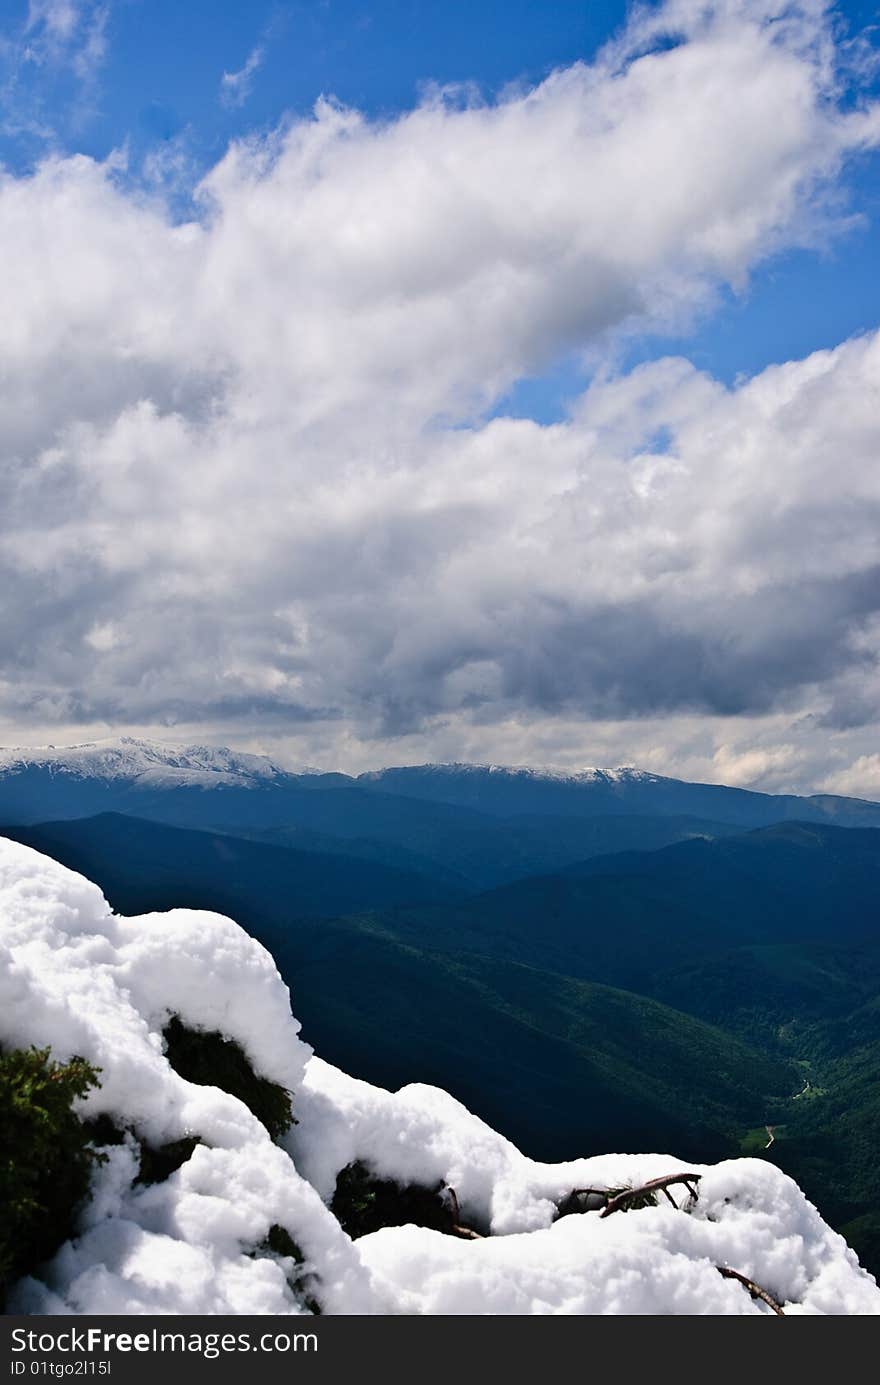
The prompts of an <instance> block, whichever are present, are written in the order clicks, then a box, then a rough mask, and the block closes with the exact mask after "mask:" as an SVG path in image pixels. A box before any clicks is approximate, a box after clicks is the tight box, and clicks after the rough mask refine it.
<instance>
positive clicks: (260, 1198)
mask: <svg viewBox="0 0 880 1385" xmlns="http://www.w3.org/2000/svg"><path fill="white" fill-rule="evenodd" d="M172 1015H177V1016H179V1017H180V1018H181V1020H182V1021H183V1023H184V1024H186V1025H188V1026H190V1027H191V1028H193V1029H204V1030H209V1031H219V1032H220V1033H222V1034H223V1035H224V1036H226V1037H227V1038H229V1039H233V1040H235V1041H236V1042H237V1043H238V1044H239V1045H240V1046H241V1048H242V1049H243V1050H244V1052H245V1054H246V1055H247V1057H248V1059H249V1061H250V1063H251V1064H252V1066H253V1068H254V1070H255V1072H256V1073H258V1074H259V1075H261V1076H264V1077H266V1078H269V1079H271V1080H272V1081H274V1082H277V1083H278V1084H280V1085H282V1086H283V1087H285V1088H287V1089H288V1090H290V1091H291V1092H292V1093H293V1101H294V1113H295V1116H296V1120H297V1124H296V1125H295V1126H293V1127H292V1128H291V1130H290V1132H289V1133H288V1135H287V1136H285V1137H284V1139H283V1141H282V1142H281V1143H273V1141H272V1140H271V1139H270V1137H269V1135H268V1133H267V1131H266V1130H265V1128H264V1127H263V1126H262V1125H261V1124H260V1122H259V1121H258V1120H257V1119H256V1117H255V1116H254V1115H252V1114H251V1112H250V1110H248V1108H247V1107H246V1106H245V1105H244V1104H243V1103H242V1102H241V1101H239V1100H238V1099H237V1098H236V1097H233V1096H231V1095H229V1094H227V1093H226V1092H224V1091H221V1090H220V1089H219V1088H217V1087H208V1086H198V1085H195V1084H193V1083H191V1082H188V1081H186V1080H184V1078H182V1077H181V1076H179V1075H178V1073H176V1072H175V1071H174V1069H173V1068H172V1067H171V1065H170V1063H169V1061H168V1059H167V1057H166V1056H165V1053H164V1048H163V1039H162V1030H163V1028H164V1027H165V1025H166V1024H167V1023H168V1021H169V1019H170V1018H171V1016H172ZM0 1043H2V1044H4V1045H5V1046H7V1047H9V1046H19V1047H20V1046H27V1045H30V1044H35V1045H38V1046H43V1047H45V1046H46V1045H51V1048H52V1054H53V1057H55V1058H58V1059H61V1060H63V1059H66V1058H69V1057H71V1056H73V1055H74V1054H79V1055H82V1056H83V1057H85V1058H87V1059H89V1060H90V1061H91V1062H93V1063H94V1064H96V1065H97V1066H99V1067H100V1068H101V1086H100V1087H99V1088H96V1089H94V1090H93V1091H91V1092H90V1093H89V1095H88V1096H87V1097H85V1098H84V1099H83V1100H82V1102H81V1103H80V1114H81V1115H83V1116H84V1117H85V1116H89V1117H95V1116H98V1115H99V1114H101V1113H104V1114H106V1115H107V1116H109V1117H111V1118H112V1120H113V1121H114V1123H115V1124H116V1125H117V1126H118V1127H120V1128H123V1129H125V1130H126V1131H127V1132H128V1133H126V1135H125V1138H124V1139H123V1141H122V1143H121V1144H115V1145H110V1146H108V1147H107V1149H106V1151H105V1152H106V1154H107V1160H106V1162H105V1163H104V1164H102V1165H101V1166H100V1167H98V1168H97V1170H96V1172H95V1174H94V1178H93V1187H92V1197H91V1200H90V1202H89V1203H88V1204H87V1205H86V1206H85V1208H84V1209H83V1211H82V1213H81V1217H80V1228H79V1230H80V1234H79V1235H78V1236H77V1237H76V1238H75V1239H74V1240H72V1241H70V1242H68V1243H67V1244H65V1245H64V1246H62V1248H61V1249H60V1251H59V1252H58V1254H57V1255H56V1256H55V1257H54V1259H53V1260H52V1261H51V1262H50V1263H49V1264H48V1265H46V1266H44V1267H43V1269H42V1270H41V1272H40V1277H39V1278H35V1277H28V1278H25V1279H23V1280H20V1281H19V1282H18V1284H17V1285H16V1286H15V1287H14V1288H13V1290H12V1294H11V1298H10V1301H9V1304H8V1308H9V1311H12V1312H26V1313H75V1314H82V1313H135V1314H136V1313H166V1314H177V1313H233V1314H240V1313H244V1314H247V1313H261V1314H297V1313H305V1312H308V1311H309V1305H310V1304H312V1303H316V1304H317V1305H319V1307H320V1309H321V1311H322V1312H324V1313H330V1314H340V1313H358V1314H400V1313H406V1314H413V1313H414V1314H423V1313H444V1314H450V1313H452V1314H454V1313H468V1314H475V1313H476V1314H483V1313H486V1314H532V1313H540V1314H545V1313H564V1314H596V1313H601V1314H610V1313H627V1314H750V1313H751V1314H754V1313H767V1312H769V1311H771V1310H770V1309H769V1308H768V1307H767V1306H766V1305H765V1304H764V1303H762V1302H761V1301H758V1300H754V1299H753V1298H752V1297H750V1295H749V1293H748V1292H747V1291H746V1290H745V1289H744V1288H743V1287H742V1285H741V1284H739V1283H737V1282H735V1281H732V1280H729V1279H725V1278H723V1277H722V1276H721V1275H720V1274H719V1273H718V1271H717V1266H719V1265H727V1266H731V1267H734V1268H735V1269H737V1270H738V1271H740V1272H741V1273H742V1274H744V1275H746V1276H747V1277H749V1278H750V1279H753V1280H754V1281H755V1282H756V1283H758V1284H760V1285H762V1286H763V1287H764V1288H765V1289H767V1290H768V1291H769V1292H770V1293H771V1294H772V1295H773V1297H774V1298H776V1299H777V1300H779V1301H780V1302H781V1303H783V1304H784V1307H785V1312H786V1313H787V1314H880V1290H878V1288H877V1285H876V1283H875V1281H874V1280H873V1278H872V1277H871V1276H869V1275H868V1274H866V1273H865V1272H864V1271H863V1270H862V1269H860V1267H859V1265H858V1262H857V1260H856V1257H855V1255H854V1253H853V1252H852V1251H851V1250H850V1249H849V1248H848V1247H847V1245H846V1243H845V1242H844V1240H843V1238H842V1237H841V1236H839V1235H838V1234H837V1233H835V1232H833V1231H832V1230H831V1229H830V1228H829V1227H828V1226H826V1225H825V1223H824V1222H823V1221H822V1219H821V1217H820V1216H819V1214H818V1212H817V1211H816V1209H815V1208H814V1207H813V1206H812V1205H811V1204H810V1203H809V1202H808V1201H807V1200H806V1199H805V1197H804V1196H803V1194H802V1193H801V1192H800V1190H799V1188H798V1187H797V1186H796V1184H794V1183H793V1182H792V1181H791V1179H789V1178H787V1177H786V1176H785V1175H784V1174H782V1173H781V1172H780V1171H779V1170H778V1169H776V1168H774V1167H773V1166H772V1165H770V1164H768V1163H765V1162H763V1161H761V1160H753V1159H736V1160H731V1161H728V1162H726V1163H722V1164H718V1165H715V1166H707V1167H703V1168H700V1167H699V1166H697V1171H698V1172H701V1173H702V1175H703V1176H702V1180H701V1183H700V1194H699V1198H698V1200H697V1202H696V1203H695V1205H694V1206H693V1207H692V1209H691V1211H690V1214H685V1213H684V1212H683V1211H677V1210H675V1209H674V1208H673V1207H671V1206H670V1205H669V1204H668V1203H667V1204H665V1205H658V1206H656V1207H646V1208H642V1209H640V1210H638V1211H632V1212H630V1213H628V1214H627V1215H618V1216H613V1217H607V1218H602V1217H601V1216H600V1215H599V1214H598V1213H597V1212H592V1213H590V1212H587V1213H585V1214H583V1215H577V1216H567V1217H564V1218H561V1219H558V1220H555V1218H556V1217H557V1208H558V1205H559V1203H560V1202H561V1201H562V1200H563V1199H564V1198H565V1197H566V1195H567V1194H569V1193H570V1192H571V1190H572V1189H573V1188H580V1187H586V1186H592V1187H595V1186H598V1187H610V1186H617V1187H619V1186H622V1185H630V1184H638V1183H641V1182H644V1181H645V1180H647V1179H649V1178H653V1177H658V1176H660V1175H663V1174H667V1173H670V1172H672V1171H675V1170H676V1169H677V1168H679V1167H680V1165H679V1164H678V1161H677V1160H676V1159H675V1158H674V1157H672V1156H670V1155H659V1154H652V1155H622V1154H615V1155H610V1154H609V1155H607V1156H602V1157H599V1158H592V1159H584V1160H576V1161H574V1162H571V1163H567V1164H558V1165H550V1164H538V1163H534V1162H533V1161H531V1160H529V1159H527V1158H525V1157H524V1156H523V1155H521V1154H520V1153H519V1152H518V1150H517V1149H515V1148H514V1146H513V1145H511V1144H510V1143H509V1141H507V1140H505V1139H504V1138H503V1137H502V1136H500V1135H498V1134H496V1133H495V1132H494V1131H492V1130H491V1129H489V1128H488V1127H487V1126H486V1125H485V1124H483V1122H482V1121H480V1120H478V1119H477V1118H476V1117H474V1116H473V1115H471V1114H470V1113H469V1112H468V1111H466V1110H465V1109H464V1107H462V1106H461V1105H460V1104H459V1103H458V1102H456V1101H455V1100H454V1099H453V1098H452V1097H450V1096H449V1095H448V1094H447V1093H445V1092H442V1091H439V1090H436V1089H434V1088H430V1087H426V1086H421V1085H414V1086H409V1087H406V1088H403V1089H402V1090H401V1091H399V1092H397V1093H390V1092H386V1091H381V1090H378V1089H376V1088H374V1087H371V1086H369V1085H368V1084H367V1083H364V1082H360V1081H356V1080H354V1079H352V1078H349V1077H346V1076H345V1075H343V1074H342V1073H340V1072H338V1071H337V1070H335V1069H333V1068H331V1067H329V1066H328V1065H327V1064H325V1063H323V1062H321V1061H320V1060H319V1059H317V1058H315V1057H313V1056H312V1055H311V1050H310V1049H309V1048H308V1046H307V1045H306V1044H304V1043H303V1042H302V1040H301V1039H300V1037H299V1025H298V1023H297V1021H296V1020H295V1019H294V1018H293V1016H292V1014H291V1010H290V997H289V993H288V990H287V987H286V986H285V985H284V983H283V981H282V980H281V978H280V977H279V975H278V973H277V971H276V969H275V965H274V963H273V961H272V958H271V957H270V955H269V954H268V953H267V952H266V951H265V949H264V948H263V947H261V946H260V945H259V944H258V943H257V942H255V941H254V940H253V939H252V938H250V937H249V936H248V935H247V934H246V933H244V932H243V930H242V929H241V928H239V927H238V926H237V925H236V924H235V923H233V922H232V921H231V920H230V919H226V918H222V917H220V916H218V915H215V914H209V913H202V912H195V911H191V910H184V909H180V910H173V911H171V912H169V913H166V914H150V915H145V916H144V917H142V918H136V919H127V918H121V917H118V916H116V915H114V914H113V913H112V912H111V911H110V908H109V906H108V905H107V904H106V902H105V901H104V899H103V898H102V896H101V893H100V891H99V890H98V889H97V887H96V886H94V885H92V884H90V883H89V882H88V881H86V880H84V879H82V878H81V877H79V876H77V875H75V874H73V873H72V872H70V871H68V870H65V869H64V868H63V867H61V866H59V865H58V864H57V863H55V862H54V861H52V860H49V859H48V858H46V857H43V856H41V855H39V854H38V853H36V852H34V851H32V850H30V849H29V848H27V847H23V846H20V845H18V844H17V843H12V842H8V841H5V840H0ZM524 1099H527V1095H526V1094H524ZM194 1135H197V1136H198V1137H199V1138H200V1140H201V1142H202V1143H200V1144H199V1145H197V1146H196V1148H195V1149H194V1151H193V1153H192V1154H191V1156H190V1157H189V1158H188V1159H187V1160H186V1162H185V1163H183V1165H182V1166H181V1167H180V1168H179V1169H177V1171H176V1172H174V1173H172V1174H171V1175H170V1176H169V1177H167V1178H166V1179H165V1180H164V1181H161V1182H158V1183H154V1184H152V1185H150V1186H144V1185H143V1184H140V1183H136V1181H135V1179H136V1176H137V1173H138V1153H137V1143H136V1140H137V1139H142V1140H146V1141H149V1142H151V1143H153V1144H161V1143H163V1142H169V1141H175V1140H180V1139H183V1138H185V1137H192V1136H194ZM355 1161H359V1162H360V1163H362V1164H363V1165H365V1166H366V1167H367V1168H368V1169H369V1170H371V1171H372V1173H373V1174H375V1175H377V1176H381V1177H383V1178H386V1179H392V1180H395V1181H397V1182H399V1183H401V1184H411V1183H418V1184H423V1185H426V1186H433V1185H435V1184H437V1183H438V1181H439V1182H442V1183H443V1184H445V1185H446V1186H447V1187H450V1188H453V1189H454V1190H455V1193H456V1196H457V1198H458V1202H459V1205H460V1209H461V1216H462V1219H463V1220H465V1221H467V1222H468V1223H469V1224H470V1225H471V1226H473V1227H477V1228H479V1229H480V1230H481V1231H483V1232H486V1233H490V1234H487V1235H486V1236H485V1239H479V1240H458V1239H455V1238H454V1237H451V1236H447V1235H443V1234H441V1233H440V1232H438V1231H433V1230H429V1229H427V1228H424V1227H419V1226H413V1225H408V1226H403V1227H387V1228H385V1229H382V1230H380V1231H376V1232H373V1233H372V1234H369V1235H365V1236H362V1237H361V1238H360V1239H358V1240H357V1241H353V1240H351V1239H350V1238H349V1237H348V1236H347V1235H346V1233H345V1232H344V1231H343V1229H342V1226H341V1225H340V1223H339V1221H338V1220H337V1218H336V1217H335V1216H334V1214H333V1212H332V1211H331V1210H330V1206H329V1203H330V1200H331V1199H332V1196H333V1192H334V1188H335V1186H336V1180H337V1176H338V1174H339V1173H340V1171H341V1170H342V1169H343V1168H345V1167H347V1166H348V1165H350V1164H351V1163H353V1162H355ZM273 1227H280V1228H283V1230H284V1231H285V1232H286V1233H287V1235H288V1237H289V1238H290V1241H291V1242H293V1243H295V1246H296V1247H298V1248H299V1250H300V1251H301V1253H302V1256H303V1263H302V1264H299V1265H294V1262H293V1259H292V1258H291V1257H290V1256H288V1255H285V1254H283V1253H281V1252H280V1251H278V1250H271V1249H269V1248H268V1243H267V1238H268V1236H269V1232H270V1230H271V1229H272V1228H273ZM303 1286H306V1287H307V1292H305V1289H304V1288H303Z"/></svg>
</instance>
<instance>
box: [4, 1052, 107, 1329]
mask: <svg viewBox="0 0 880 1385" xmlns="http://www.w3.org/2000/svg"><path fill="white" fill-rule="evenodd" d="M49 1053H50V1050H49V1049H48V1048H43V1049H38V1048H30V1049H14V1050H12V1051H9V1052H6V1051H2V1050H0V1301H2V1300H3V1299H5V1294H6V1289H7V1287H8V1285H9V1284H10V1283H11V1282H12V1281H13V1280H14V1279H18V1278H19V1277H20V1276H21V1275H23V1274H27V1273H29V1272H30V1271H31V1270H34V1269H35V1268H36V1267H37V1266H38V1265H39V1264H40V1263H41V1262H42V1261H43V1260H47V1259H49V1257H50V1256H52V1255H54V1253H55V1251H56V1250H57V1249H58V1247H59V1246H60V1245H62V1244H63V1242H64V1241H66V1240H68V1239H69V1237H70V1236H71V1235H72V1234H73V1232H74V1229H75V1219H76V1212H77V1209H78V1207H79V1205H80V1203H81V1202H82V1201H83V1199H84V1198H85V1197H86V1196H87V1194H88V1191H89V1183H90V1179H91V1173H92V1169H93V1167H94V1165H95V1164H96V1163H99V1162H101V1161H102V1160H103V1158H104V1156H103V1155H101V1154H99V1153H98V1152H97V1150H95V1149H94V1148H93V1146H92V1145H91V1144H90V1142H89V1132H88V1130H87V1129H86V1127H85V1126H84V1125H83V1123H82V1122H81V1121H80V1120H79V1118H78V1117H77V1116H76V1115H75V1113H74V1111H73V1109H72V1103H73V1101H74V1099H75V1098H76V1097H81V1096H84V1095H85V1094H86V1092H87V1091H88V1090H89V1088H90V1087H95V1086H99V1085H100V1083H99V1082H98V1072H99V1069H97V1068H94V1067H92V1065H91V1063H87V1062H86V1060H85V1059H84V1058H78V1057H75V1058H71V1059H70V1061H69V1062H67V1063H56V1062H53V1061H52V1060H51V1059H50V1057H49Z"/></svg>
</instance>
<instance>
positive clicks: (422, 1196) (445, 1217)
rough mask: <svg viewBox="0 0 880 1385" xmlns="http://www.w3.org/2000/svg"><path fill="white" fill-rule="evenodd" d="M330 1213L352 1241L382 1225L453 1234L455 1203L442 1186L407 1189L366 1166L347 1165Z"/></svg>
mask: <svg viewBox="0 0 880 1385" xmlns="http://www.w3.org/2000/svg"><path fill="white" fill-rule="evenodd" d="M330 1210H331V1212H332V1213H333V1215H334V1216H335V1217H336V1219H337V1220H338V1222H339V1223H340V1225H341V1227H342V1229H343V1231H345V1232H346V1234H347V1235H349V1236H350V1237H351V1238H352V1240H357V1238H358V1236H368V1235H369V1234H370V1232H371V1231H379V1230H381V1228H382V1227H383V1226H408V1225H409V1224H410V1223H412V1225H414V1226H427V1227H430V1228H431V1229H432V1230H434V1231H443V1232H445V1233H446V1234H447V1235H450V1236H451V1235H452V1234H453V1226H454V1224H455V1218H454V1214H453V1204H452V1201H451V1199H450V1198H449V1197H448V1196H444V1194H443V1184H442V1183H436V1184H434V1186H433V1187H431V1188H425V1187H422V1186H421V1185H420V1184H417V1183H411V1184H408V1185H406V1186H404V1185H402V1184H400V1183H395V1182H393V1181H392V1180H390V1179H386V1178H377V1177H376V1176H375V1174H372V1173H370V1170H369V1169H368V1168H367V1167H366V1165H364V1164H362V1163H360V1162H358V1163H354V1164H349V1165H347V1167H346V1168H344V1169H343V1170H342V1172H341V1173H340V1175H339V1177H338V1178H337V1180H336V1190H335V1192H334V1194H333V1201H332V1202H331V1204H330Z"/></svg>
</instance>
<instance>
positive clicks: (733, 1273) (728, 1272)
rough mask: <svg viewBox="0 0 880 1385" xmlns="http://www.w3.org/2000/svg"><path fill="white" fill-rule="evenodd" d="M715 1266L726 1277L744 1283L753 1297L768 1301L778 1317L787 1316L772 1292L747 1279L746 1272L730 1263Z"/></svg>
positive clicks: (764, 1301) (767, 1303)
mask: <svg viewBox="0 0 880 1385" xmlns="http://www.w3.org/2000/svg"><path fill="white" fill-rule="evenodd" d="M715 1268H716V1270H717V1271H718V1273H719V1274H720V1275H723V1276H724V1278H725V1279H735V1280H736V1282H737V1283H738V1284H742V1285H743V1286H744V1287H745V1288H746V1289H748V1291H749V1293H750V1294H751V1296H752V1298H759V1299H760V1300H761V1302H762V1303H766V1305H767V1307H768V1308H772V1310H773V1312H774V1313H775V1314H776V1316H777V1317H779V1318H784V1317H785V1313H784V1312H783V1311H782V1305H781V1304H780V1303H777V1302H776V1299H775V1298H773V1296H772V1295H771V1294H768V1292H767V1290H766V1289H762V1288H761V1286H760V1284H756V1283H755V1282H754V1280H752V1279H746V1277H745V1275H744V1274H740V1272H739V1270H732V1269H731V1268H730V1266H729V1265H716V1266H715Z"/></svg>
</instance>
